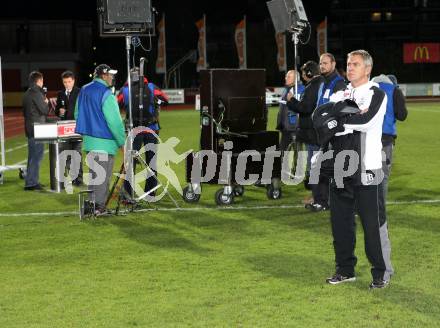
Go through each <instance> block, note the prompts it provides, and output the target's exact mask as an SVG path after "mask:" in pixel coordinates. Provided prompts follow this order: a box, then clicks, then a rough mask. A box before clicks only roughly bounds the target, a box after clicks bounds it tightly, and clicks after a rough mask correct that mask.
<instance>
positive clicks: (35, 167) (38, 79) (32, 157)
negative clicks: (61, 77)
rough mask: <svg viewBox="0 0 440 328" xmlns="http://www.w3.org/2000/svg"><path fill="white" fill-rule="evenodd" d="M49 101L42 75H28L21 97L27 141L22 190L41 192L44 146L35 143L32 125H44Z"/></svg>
mask: <svg viewBox="0 0 440 328" xmlns="http://www.w3.org/2000/svg"><path fill="white" fill-rule="evenodd" d="M48 103H49V100H48V99H47V98H46V95H45V93H44V90H43V74H41V73H40V72H37V71H33V72H31V73H30V74H29V88H28V89H27V91H26V92H25V93H24V96H23V115H24V124H25V132H26V137H27V139H28V160H27V173H26V179H25V185H24V190H42V189H43V186H42V185H41V184H40V163H41V160H42V159H43V154H44V145H43V144H42V143H36V142H35V138H34V123H45V122H46V117H47V114H48V112H49V106H48Z"/></svg>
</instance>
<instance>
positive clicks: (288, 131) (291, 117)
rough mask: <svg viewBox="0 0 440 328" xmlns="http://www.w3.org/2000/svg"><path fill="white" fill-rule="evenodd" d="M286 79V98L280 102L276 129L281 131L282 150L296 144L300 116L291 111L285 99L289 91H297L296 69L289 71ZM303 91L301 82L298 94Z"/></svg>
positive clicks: (284, 95)
mask: <svg viewBox="0 0 440 328" xmlns="http://www.w3.org/2000/svg"><path fill="white" fill-rule="evenodd" d="M284 80H285V84H284V89H283V92H282V94H281V100H284V103H283V102H280V105H279V110H278V116H277V127H276V129H277V130H279V131H280V132H281V140H280V150H281V151H286V150H288V148H289V145H290V144H291V143H293V144H295V142H296V128H297V121H298V117H297V116H298V115H297V114H296V113H294V112H292V111H289V110H288V109H287V105H286V103H285V101H286V100H287V94H288V93H289V92H290V93H295V91H293V89H295V83H296V82H297V80H298V79H297V78H296V71H295V70H290V71H288V72H287V73H286V76H285V78H284ZM303 91H304V86H303V85H302V84H299V85H298V94H302V93H303Z"/></svg>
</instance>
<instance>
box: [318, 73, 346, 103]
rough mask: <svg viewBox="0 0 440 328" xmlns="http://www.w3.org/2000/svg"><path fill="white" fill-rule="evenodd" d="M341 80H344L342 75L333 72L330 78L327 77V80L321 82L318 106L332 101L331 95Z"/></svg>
mask: <svg viewBox="0 0 440 328" xmlns="http://www.w3.org/2000/svg"><path fill="white" fill-rule="evenodd" d="M339 81H344V79H343V78H342V76H340V75H339V74H332V76H330V80H327V79H326V81H325V82H324V83H323V84H321V86H320V88H319V91H318V102H317V104H316V107H318V106H321V105H324V104H326V103H328V102H329V101H330V96H331V95H332V94H333V93H334V92H335V86H336V84H337V83H338V82H339ZM336 91H338V90H336Z"/></svg>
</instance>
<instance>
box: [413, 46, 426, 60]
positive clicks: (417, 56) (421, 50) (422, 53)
mask: <svg viewBox="0 0 440 328" xmlns="http://www.w3.org/2000/svg"><path fill="white" fill-rule="evenodd" d="M423 59H425V60H429V51H428V48H427V47H425V46H423V47H420V46H418V47H417V48H415V49H414V61H417V60H423Z"/></svg>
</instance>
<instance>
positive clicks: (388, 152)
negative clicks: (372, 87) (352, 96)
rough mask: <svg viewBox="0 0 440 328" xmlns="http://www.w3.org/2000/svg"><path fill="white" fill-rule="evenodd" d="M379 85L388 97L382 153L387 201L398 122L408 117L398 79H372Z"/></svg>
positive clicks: (387, 77) (380, 76) (382, 77)
mask: <svg viewBox="0 0 440 328" xmlns="http://www.w3.org/2000/svg"><path fill="white" fill-rule="evenodd" d="M372 81H373V82H376V83H378V84H379V88H381V89H382V90H383V91H384V92H385V93H386V95H387V99H388V102H387V111H386V113H385V118H384V120H383V126H382V151H383V152H384V153H385V158H384V164H383V165H382V166H383V173H384V177H383V183H382V186H383V192H384V198H385V200H386V199H387V194H388V179H389V177H390V174H391V164H392V161H393V149H394V145H395V143H396V138H397V129H396V120H399V121H405V120H406V117H407V116H408V110H407V109H406V102H405V96H404V95H403V93H402V90H400V88H399V86H398V85H397V78H396V77H395V76H394V75H388V76H387V75H384V74H381V75H379V76H376V77H374V78H373V79H372Z"/></svg>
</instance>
